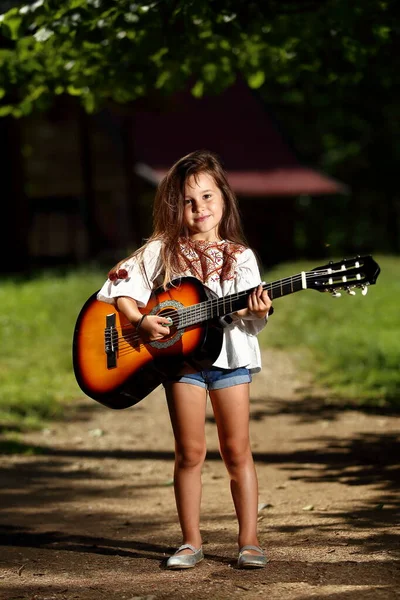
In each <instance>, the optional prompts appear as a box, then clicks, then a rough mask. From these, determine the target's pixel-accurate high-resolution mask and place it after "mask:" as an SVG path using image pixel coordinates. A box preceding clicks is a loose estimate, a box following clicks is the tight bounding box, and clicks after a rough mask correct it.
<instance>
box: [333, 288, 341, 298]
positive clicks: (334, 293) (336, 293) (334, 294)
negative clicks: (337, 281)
mask: <svg viewBox="0 0 400 600" xmlns="http://www.w3.org/2000/svg"><path fill="white" fill-rule="evenodd" d="M341 295H342V294H341V293H340V292H337V291H336V290H334V291H333V292H332V298H340V296H341Z"/></svg>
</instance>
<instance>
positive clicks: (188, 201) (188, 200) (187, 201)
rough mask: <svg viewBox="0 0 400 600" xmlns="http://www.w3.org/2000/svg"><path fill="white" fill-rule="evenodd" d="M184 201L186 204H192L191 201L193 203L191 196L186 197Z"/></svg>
mask: <svg viewBox="0 0 400 600" xmlns="http://www.w3.org/2000/svg"><path fill="white" fill-rule="evenodd" d="M183 203H184V204H185V205H186V204H191V203H192V201H191V199H190V198H185V200H184V201H183Z"/></svg>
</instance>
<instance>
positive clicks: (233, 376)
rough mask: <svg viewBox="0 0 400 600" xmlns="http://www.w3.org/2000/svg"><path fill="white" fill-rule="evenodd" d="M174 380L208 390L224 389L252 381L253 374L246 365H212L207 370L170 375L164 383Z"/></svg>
mask: <svg viewBox="0 0 400 600" xmlns="http://www.w3.org/2000/svg"><path fill="white" fill-rule="evenodd" d="M174 382H177V383H190V384H192V385H197V386H199V387H202V388H204V389H206V390H222V389H223V388H227V387H231V386H232V385H239V384H241V383H250V382H251V374H250V371H249V369H246V368H245V367H239V368H238V369H220V368H218V367H211V369H207V370H206V371H198V372H197V373H185V374H184V375H178V376H176V377H168V379H167V380H166V381H165V382H164V385H165V384H168V383H174Z"/></svg>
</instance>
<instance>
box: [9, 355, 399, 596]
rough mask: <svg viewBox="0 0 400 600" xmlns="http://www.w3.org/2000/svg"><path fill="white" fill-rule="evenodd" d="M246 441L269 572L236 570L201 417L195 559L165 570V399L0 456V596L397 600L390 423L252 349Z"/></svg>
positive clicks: (394, 434) (54, 430)
mask: <svg viewBox="0 0 400 600" xmlns="http://www.w3.org/2000/svg"><path fill="white" fill-rule="evenodd" d="M263 364H264V368H263V371H262V373H261V374H259V375H257V376H256V377H255V378H254V381H253V384H252V402H251V416H252V419H251V433H252V442H253V443H252V445H253V452H254V458H255V461H256V466H257V472H258V477H259V487H260V496H259V501H260V511H259V531H260V539H261V542H262V544H263V546H264V548H265V549H266V552H267V555H268V557H269V560H270V562H269V564H268V565H267V568H265V569H262V570H255V571H241V570H238V569H237V568H236V567H235V559H236V553H237V548H236V534H237V527H236V519H235V515H234V510H233V506H232V502H231V498H230V494H229V482H228V479H227V475H226V472H225V469H224V466H223V463H222V461H221V459H220V457H219V454H218V444H217V437H216V431H215V424H214V422H213V418H212V412H211V410H210V409H208V416H207V440H208V455H207V461H206V465H205V467H204V475H203V483H204V493H203V502H202V515H203V516H202V532H203V537H204V550H205V555H206V558H205V560H204V561H203V562H202V563H200V564H199V565H198V566H197V567H196V568H195V569H189V570H185V571H167V570H166V569H165V568H164V565H165V559H166V557H167V556H169V555H170V554H171V553H172V552H173V551H174V549H175V548H176V546H177V545H179V543H180V532H179V526H178V522H177V518H176V513H175V504H174V496H173V487H172V485H171V478H172V471H173V438H172V434H171V430H170V425H169V418H168V413H167V409H166V406H165V401H164V397H163V392H162V390H161V389H159V390H156V391H155V392H154V393H153V394H152V395H151V396H149V397H148V398H146V399H145V400H143V401H142V402H141V403H139V404H138V405H136V406H135V407H132V408H130V409H127V410H123V411H112V410H110V409H107V408H105V407H103V406H101V405H99V404H97V403H95V402H93V401H91V400H88V399H80V400H79V404H78V410H77V411H76V412H74V413H73V414H72V416H71V417H70V418H69V419H67V420H64V421H62V422H54V423H53V424H52V426H51V428H49V429H45V430H43V431H39V432H33V433H32V432H31V433H27V434H25V435H24V437H23V440H22V441H23V443H24V444H27V445H31V444H33V445H35V446H37V447H39V448H40V449H41V453H40V454H36V455H32V456H28V455H21V454H19V455H12V456H5V457H3V458H2V464H1V467H0V484H1V491H0V498H1V502H2V510H1V512H0V534H1V540H0V598H1V599H6V600H17V599H18V600H72V599H79V600H95V599H96V600H99V599H103V598H105V599H107V600H134V599H135V600H138V599H140V600H162V599H167V598H168V599H177V600H184V599H185V600H186V599H188V598H190V599H193V600H202V599H207V600H209V599H213V598H217V599H227V600H232V599H234V598H244V599H252V598H268V600H275V599H278V598H279V599H282V598H283V599H288V600H292V599H293V600H294V599H295V600H304V599H306V598H322V599H330V600H338V599H344V600H358V599H360V600H361V599H362V600H368V599H374V600H380V599H385V600H386V599H387V600H392V599H395V598H400V563H399V560H398V559H399V555H400V545H399V542H400V535H399V534H400V532H399V515H400V507H399V495H398V491H399V488H398V483H399V476H400V473H399V468H398V462H399V461H398V458H399V449H400V418H399V417H398V416H396V415H391V414H383V413H381V414H372V413H367V412H364V411H360V410H357V411H356V410H353V409H348V408H346V407H343V406H341V407H340V406H337V405H336V406H334V405H331V404H329V402H328V400H329V398H328V397H327V395H326V393H324V392H323V391H322V392H321V391H319V392H318V391H317V390H315V389H314V388H312V387H310V385H309V383H308V380H307V377H306V376H305V375H303V374H302V373H301V372H300V373H299V371H298V370H297V369H296V367H295V363H294V362H293V360H292V358H291V357H290V356H288V355H287V354H285V353H280V352H275V351H274V352H264V359H263Z"/></svg>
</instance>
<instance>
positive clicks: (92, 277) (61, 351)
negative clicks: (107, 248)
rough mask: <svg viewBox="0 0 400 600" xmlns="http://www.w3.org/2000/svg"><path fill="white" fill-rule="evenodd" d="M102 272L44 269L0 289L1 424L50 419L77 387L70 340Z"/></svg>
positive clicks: (37, 422)
mask: <svg viewBox="0 0 400 600" xmlns="http://www.w3.org/2000/svg"><path fill="white" fill-rule="evenodd" d="M103 279H104V275H102V273H101V272H99V271H98V272H96V271H94V272H92V271H88V272H83V271H82V272H78V271H77V272H71V273H69V274H66V275H60V274H54V273H46V274H42V275H40V276H38V277H37V278H34V279H31V280H23V279H21V280H18V279H7V280H5V281H3V282H2V285H1V288H0V323H1V344H0V423H1V424H2V427H3V428H7V429H12V428H16V427H19V426H37V425H40V424H41V422H42V420H43V419H49V418H54V417H56V416H57V415H59V414H60V413H61V411H62V406H63V405H64V404H65V402H66V401H71V400H73V399H74V398H76V397H78V396H79V394H80V390H79V388H78V386H77V384H76V382H75V378H74V375H73V372H72V355H71V341H72V334H73V330H74V325H75V321H76V318H77V315H78V313H79V310H80V308H81V307H82V305H83V303H84V301H85V300H86V299H87V298H88V297H89V296H90V295H91V294H92V293H93V292H94V291H96V290H97V289H98V288H99V287H100V285H101V283H102V281H103Z"/></svg>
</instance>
